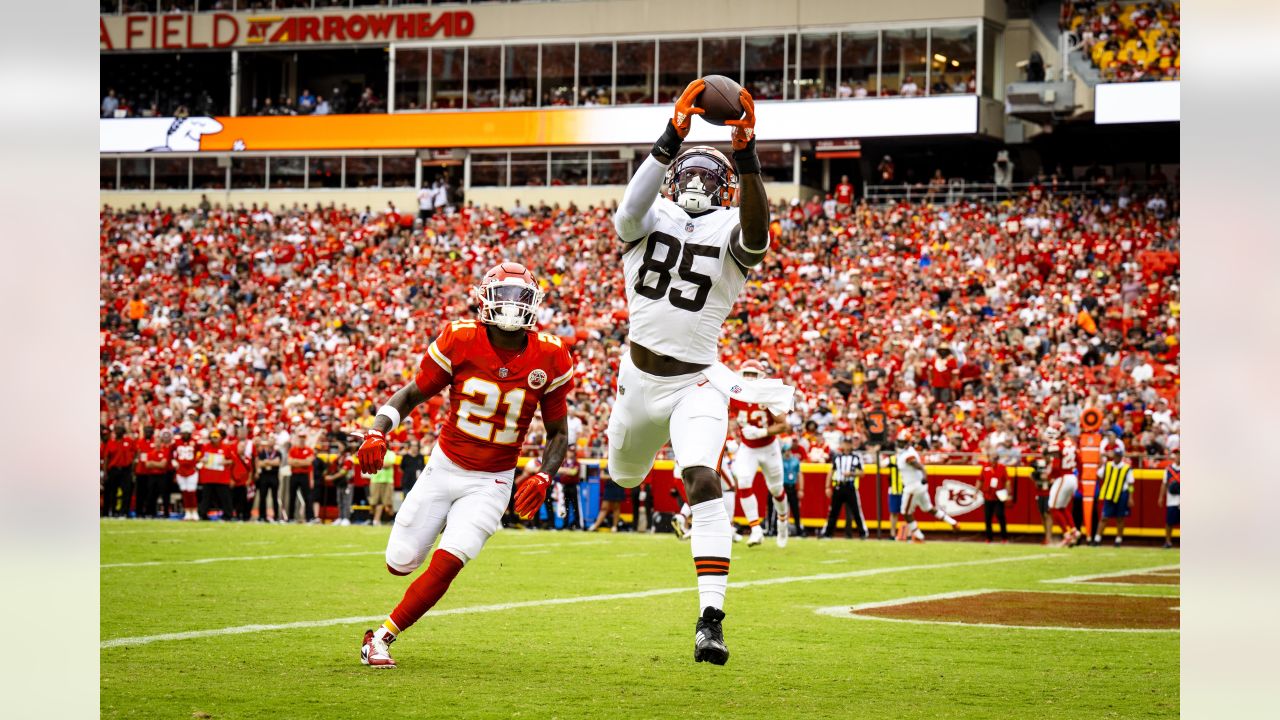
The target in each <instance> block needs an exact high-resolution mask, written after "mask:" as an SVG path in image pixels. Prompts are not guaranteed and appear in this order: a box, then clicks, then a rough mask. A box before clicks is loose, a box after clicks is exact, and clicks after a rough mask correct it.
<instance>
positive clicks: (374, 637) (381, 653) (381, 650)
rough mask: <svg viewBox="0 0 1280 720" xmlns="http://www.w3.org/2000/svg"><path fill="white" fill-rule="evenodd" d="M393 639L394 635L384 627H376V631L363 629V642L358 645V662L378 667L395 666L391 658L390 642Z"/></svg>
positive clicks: (394, 639)
mask: <svg viewBox="0 0 1280 720" xmlns="http://www.w3.org/2000/svg"><path fill="white" fill-rule="evenodd" d="M383 636H385V638H389V639H385V638H384V637H383ZM395 641H396V636H395V635H392V634H391V633H389V632H387V631H386V629H385V628H378V630H377V631H376V632H375V631H373V630H365V631H364V644H363V645H361V646H360V662H361V663H362V664H364V665H368V666H369V667H372V668H378V669H384V668H393V667H395V666H396V661H395V660H392V659H391V643H393V642H395Z"/></svg>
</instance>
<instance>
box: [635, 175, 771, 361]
mask: <svg viewBox="0 0 1280 720" xmlns="http://www.w3.org/2000/svg"><path fill="white" fill-rule="evenodd" d="M653 210H654V212H655V213H656V214H657V216H658V221H657V223H656V224H655V225H654V229H653V232H651V233H649V235H648V236H646V237H645V238H644V239H643V240H641V241H640V242H638V243H636V244H635V245H634V246H632V247H631V248H630V249H629V250H627V251H626V253H625V254H623V256H622V265H623V270H624V272H625V275H626V279H627V308H628V311H629V313H630V316H631V331H630V339H631V340H632V341H633V342H637V343H639V344H641V345H643V346H645V347H646V348H648V349H650V350H652V351H654V352H655V353H658V354H660V355H666V356H668V357H673V358H676V359H677V360H683V361H685V362H690V363H699V364H706V365H710V364H712V363H714V362H716V361H717V359H718V358H719V352H718V350H719V344H720V330H721V328H722V327H723V326H724V320H725V318H726V317H728V316H729V311H730V310H732V309H733V304H734V302H736V301H737V299H738V293H740V292H742V288H743V286H744V285H746V283H747V277H746V273H745V272H744V271H743V269H742V268H741V267H739V266H738V263H737V261H736V260H734V259H733V257H731V256H730V255H729V239H730V236H731V235H732V233H733V229H734V228H735V227H737V225H738V208H725V209H722V210H713V211H711V212H709V213H707V214H705V215H701V216H699V217H690V216H689V215H688V213H686V212H685V211H684V210H683V209H681V208H680V206H679V205H676V204H675V203H673V202H671V201H670V200H668V199H667V198H664V197H659V198H658V199H656V200H655V201H654V205H653Z"/></svg>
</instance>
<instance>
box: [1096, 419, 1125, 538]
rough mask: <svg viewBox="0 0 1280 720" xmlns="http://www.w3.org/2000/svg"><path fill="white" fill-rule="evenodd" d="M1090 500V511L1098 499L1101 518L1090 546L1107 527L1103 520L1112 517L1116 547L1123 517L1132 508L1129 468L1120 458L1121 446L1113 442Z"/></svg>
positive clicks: (1121, 529) (1120, 535) (1122, 526)
mask: <svg viewBox="0 0 1280 720" xmlns="http://www.w3.org/2000/svg"><path fill="white" fill-rule="evenodd" d="M1094 493H1095V496H1094V500H1093V505H1094V508H1095V510H1094V512H1097V510H1096V508H1097V506H1098V504H1099V502H1101V505H1102V522H1101V523H1099V524H1097V525H1096V526H1095V529H1094V533H1093V546H1094V547H1097V546H1099V545H1101V544H1102V533H1103V532H1105V531H1106V529H1107V520H1110V519H1111V518H1115V521H1116V547H1120V544H1121V543H1122V542H1123V541H1124V519H1125V518H1127V517H1129V512H1130V511H1132V510H1133V468H1132V467H1130V466H1129V463H1126V462H1125V461H1124V446H1123V445H1121V444H1119V443H1115V444H1113V445H1112V446H1111V459H1110V460H1108V461H1107V464H1106V465H1105V466H1104V467H1103V470H1102V481H1101V482H1099V483H1097V485H1096V487H1095V490H1094Z"/></svg>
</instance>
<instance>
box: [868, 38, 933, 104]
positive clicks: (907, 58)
mask: <svg viewBox="0 0 1280 720" xmlns="http://www.w3.org/2000/svg"><path fill="white" fill-rule="evenodd" d="M928 52H929V40H928V37H927V36H926V34H925V31H924V30H916V29H908V30H885V31H884V47H883V51H882V53H881V60H880V63H881V70H880V82H881V89H880V94H881V95H910V96H915V95H924V94H925V90H926V88H927V87H928V83H927V74H928V73H927V69H928V65H927V63H926V60H927V59H928Z"/></svg>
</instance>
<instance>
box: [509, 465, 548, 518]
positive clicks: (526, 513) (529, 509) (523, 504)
mask: <svg viewBox="0 0 1280 720" xmlns="http://www.w3.org/2000/svg"><path fill="white" fill-rule="evenodd" d="M549 487H551V478H549V477H547V474H546V473H541V472H540V473H538V474H537V475H534V476H533V477H531V478H529V479H528V480H525V481H524V482H522V483H520V487H518V488H516V515H518V516H519V517H520V519H521V520H528V519H529V518H531V517H533V514H534V513H536V512H538V508H539V507H541V506H542V503H543V501H544V500H546V499H547V488H549Z"/></svg>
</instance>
